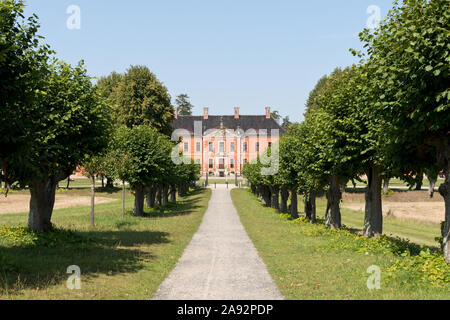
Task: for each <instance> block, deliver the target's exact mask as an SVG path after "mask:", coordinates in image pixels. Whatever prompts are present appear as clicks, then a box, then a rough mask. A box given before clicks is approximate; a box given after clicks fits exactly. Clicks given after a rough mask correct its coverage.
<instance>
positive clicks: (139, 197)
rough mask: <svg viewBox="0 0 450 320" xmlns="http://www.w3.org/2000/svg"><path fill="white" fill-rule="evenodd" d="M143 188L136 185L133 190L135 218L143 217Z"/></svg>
mask: <svg viewBox="0 0 450 320" xmlns="http://www.w3.org/2000/svg"><path fill="white" fill-rule="evenodd" d="M144 197H145V191H144V186H142V185H138V186H136V187H135V188H134V215H135V216H136V217H143V216H144Z"/></svg>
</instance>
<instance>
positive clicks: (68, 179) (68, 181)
mask: <svg viewBox="0 0 450 320" xmlns="http://www.w3.org/2000/svg"><path fill="white" fill-rule="evenodd" d="M69 188H70V177H68V178H67V186H66V189H69Z"/></svg>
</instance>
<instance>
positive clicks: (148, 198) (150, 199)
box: [145, 186, 156, 208]
mask: <svg viewBox="0 0 450 320" xmlns="http://www.w3.org/2000/svg"><path fill="white" fill-rule="evenodd" d="M145 190H146V194H145V202H146V204H147V207H149V208H154V207H155V200H156V199H155V192H156V191H155V187H154V186H149V187H147V188H146V189H145Z"/></svg>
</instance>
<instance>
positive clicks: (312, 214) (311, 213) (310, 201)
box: [305, 191, 317, 223]
mask: <svg viewBox="0 0 450 320" xmlns="http://www.w3.org/2000/svg"><path fill="white" fill-rule="evenodd" d="M316 197H317V194H316V192H315V191H310V192H306V193H305V215H306V219H308V220H309V221H310V222H312V223H316V221H317V210H316Z"/></svg>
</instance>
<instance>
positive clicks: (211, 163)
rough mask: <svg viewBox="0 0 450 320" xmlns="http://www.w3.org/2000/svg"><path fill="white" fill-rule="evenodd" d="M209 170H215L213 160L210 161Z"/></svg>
mask: <svg viewBox="0 0 450 320" xmlns="http://www.w3.org/2000/svg"><path fill="white" fill-rule="evenodd" d="M209 168H210V169H214V160H213V159H209Z"/></svg>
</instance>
